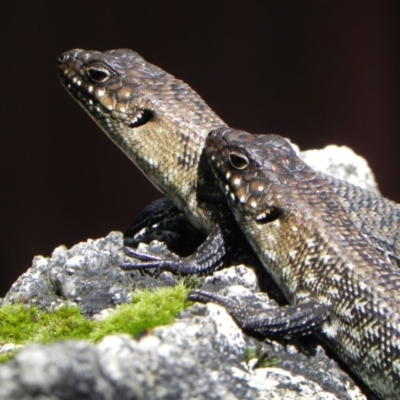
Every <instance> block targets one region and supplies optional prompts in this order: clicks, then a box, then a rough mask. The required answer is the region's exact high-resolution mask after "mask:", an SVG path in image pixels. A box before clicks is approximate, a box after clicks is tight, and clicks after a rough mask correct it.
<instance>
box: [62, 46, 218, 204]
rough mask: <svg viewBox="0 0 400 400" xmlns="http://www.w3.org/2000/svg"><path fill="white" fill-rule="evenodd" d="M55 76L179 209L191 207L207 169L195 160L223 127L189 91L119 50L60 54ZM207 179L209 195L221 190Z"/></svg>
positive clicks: (215, 116) (129, 54) (129, 51)
mask: <svg viewBox="0 0 400 400" xmlns="http://www.w3.org/2000/svg"><path fill="white" fill-rule="evenodd" d="M58 74H59V77H60V79H61V82H62V83H63V85H64V87H65V88H66V89H67V91H68V92H69V93H70V94H71V95H72V96H73V97H74V98H75V100H76V101H77V102H78V103H79V104H80V105H81V106H82V107H83V108H84V109H85V110H86V111H87V112H88V113H89V114H90V115H91V117H92V118H93V119H94V120H95V121H96V122H97V123H98V124H99V125H100V127H101V128H102V129H103V131H104V132H105V133H106V134H107V135H108V136H109V137H110V138H111V139H112V140H113V141H114V142H115V143H116V144H117V145H118V146H119V147H120V148H121V149H122V150H123V151H124V152H125V153H126V154H127V156H128V157H129V158H130V159H131V160H132V161H133V162H134V163H135V164H136V165H137V166H138V167H139V168H140V169H141V170H142V171H143V172H144V173H145V175H147V177H148V178H149V179H150V180H151V181H152V183H153V184H154V185H155V186H156V187H157V188H158V189H160V190H161V191H162V192H163V193H165V194H167V196H169V197H170V199H172V200H173V199H175V200H176V201H175V205H178V206H179V207H180V208H181V209H184V208H185V207H186V208H188V207H189V208H190V207H191V208H192V209H194V208H195V205H196V204H197V203H196V202H197V199H196V196H197V192H198V185H199V184H202V183H203V181H205V180H206V175H207V171H206V170H207V168H208V163H207V162H206V163H205V168H204V166H203V165H200V164H201V163H202V159H201V154H202V152H204V140H205V138H206V136H207V134H208V132H209V131H210V130H212V129H215V128H217V127H219V126H221V125H223V121H222V120H221V119H220V118H218V116H217V115H215V113H214V112H213V111H212V110H211V109H210V108H209V107H208V106H207V104H206V103H205V102H204V101H203V100H202V99H201V97H200V96H199V95H198V94H197V93H196V92H195V91H193V90H192V89H191V88H190V87H189V86H188V85H187V84H185V83H184V82H182V81H180V80H178V79H176V78H175V77H173V76H172V75H170V74H168V73H167V72H165V71H163V70H162V69H161V68H158V67H156V66H155V65H152V64H150V63H149V62H147V61H146V60H144V59H143V58H142V57H141V56H140V55H139V54H137V53H136V52H134V51H132V50H125V49H123V50H110V51H105V52H99V51H88V50H82V49H75V50H70V51H68V52H66V53H63V54H62V55H61V56H60V57H59V58H58ZM205 161H206V160H205ZM206 183H207V192H210V191H215V192H216V193H217V192H219V190H218V188H217V185H216V183H215V182H211V183H210V182H206ZM211 186H212V187H211ZM203 191H204V190H203ZM200 195H201V193H200Z"/></svg>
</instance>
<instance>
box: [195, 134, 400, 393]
mask: <svg viewBox="0 0 400 400" xmlns="http://www.w3.org/2000/svg"><path fill="white" fill-rule="evenodd" d="M206 148H207V153H208V156H209V159H210V163H211V165H212V168H213V171H214V173H215V175H216V177H217V179H218V181H219V183H220V186H221V189H222V190H223V191H224V193H225V195H226V197H227V199H228V203H229V206H230V208H231V210H232V212H233V214H234V216H235V218H236V220H237V222H238V224H239V226H240V228H241V229H242V231H243V232H244V234H245V236H246V237H247V239H248V241H249V242H250V244H251V245H252V247H253V249H254V250H255V253H256V254H257V255H258V257H259V258H260V260H261V261H262V263H263V265H264V266H265V268H266V269H267V270H268V272H269V273H270V274H271V275H272V276H273V278H274V280H275V282H276V283H277V285H278V287H279V288H280V289H281V290H282V292H283V293H284V294H285V296H286V298H287V299H288V301H289V302H290V304H291V306H288V307H286V308H285V307H282V308H281V309H280V313H281V314H280V316H279V314H277V313H275V314H274V315H273V316H268V315H266V316H260V315H257V316H254V315H251V313H250V312H247V311H246V310H244V309H243V308H242V307H241V306H240V305H234V304H232V302H230V301H225V300H224V299H223V298H221V297H219V296H214V295H209V294H207V293H204V292H199V291H197V292H194V293H193V294H192V295H191V298H192V299H197V300H200V301H204V302H206V301H216V302H218V303H220V304H225V305H227V306H228V311H229V312H230V313H231V314H232V315H233V316H234V317H235V318H236V319H237V320H238V321H239V323H240V324H241V325H242V326H244V327H246V328H247V329H249V328H252V329H253V330H254V331H256V332H258V333H264V334H267V335H268V334H271V332H272V333H275V334H276V333H278V332H279V331H281V332H301V331H302V330H304V331H305V332H306V331H310V330H313V329H314V330H317V331H319V332H320V333H321V336H322V337H323V339H324V340H325V341H326V342H327V344H328V345H329V346H330V347H331V348H332V349H333V351H334V352H335V353H336V354H337V355H338V356H339V357H340V358H341V359H342V360H343V361H344V362H345V363H346V364H347V365H348V366H349V367H350V368H351V369H352V371H353V372H354V373H355V374H356V375H358V376H359V377H360V378H361V380H363V381H364V382H365V383H366V384H367V385H368V387H370V388H371V390H373V391H374V392H375V393H376V394H377V395H378V396H380V397H381V398H384V399H389V398H390V399H396V398H400V270H399V268H398V264H397V263H398V253H397V254H395V253H396V252H397V251H398V249H397V247H396V246H397V243H395V242H393V241H392V243H387V241H386V239H387V238H389V237H390V236H391V235H393V234H394V233H393V232H389V233H388V232H387V231H386V229H384V228H383V225H384V223H383V222H382V220H383V219H384V218H383V217H382V218H381V217H380V216H376V219H377V220H379V221H380V222H379V224H376V223H375V222H373V223H372V225H374V224H375V225H379V229H375V230H374V229H371V227H368V226H365V215H364V214H362V213H358V214H357V212H353V211H352V210H351V207H350V208H349V204H348V203H349V201H350V202H352V201H353V199H354V192H356V193H358V195H359V196H361V197H359V198H358V199H359V201H362V200H363V199H369V203H368V204H369V206H370V207H372V208H371V209H370V213H369V214H368V215H374V213H375V211H376V210H377V211H379V210H391V211H392V213H393V217H392V221H393V220H394V221H398V218H399V215H400V207H399V206H398V205H396V204H394V203H392V202H390V201H388V200H386V199H383V198H381V197H380V196H377V195H372V194H370V193H368V192H367V193H364V192H363V191H360V190H359V189H357V188H354V187H353V186H352V185H348V184H346V183H340V181H337V180H333V181H332V179H331V178H329V177H327V176H326V175H323V174H319V173H316V172H315V171H313V170H312V169H311V168H310V167H308V166H307V165H306V164H305V163H304V162H303V161H302V160H301V159H300V158H299V157H298V156H297V155H296V154H295V152H294V151H293V149H292V147H291V146H290V144H289V143H288V142H287V141H286V140H285V139H283V138H282V137H280V136H278V135H251V134H249V133H246V132H243V131H238V130H233V129H227V128H221V129H218V130H216V131H214V132H211V133H210V135H209V137H208V138H207V141H206ZM338 187H340V190H338ZM338 192H339V193H340V194H341V195H340V196H338ZM386 219H387V221H389V220H390V218H386ZM367 220H368V219H367ZM392 221H391V222H388V223H387V224H386V227H388V226H389V227H395V226H396V223H393V222H392ZM397 228H398V227H397ZM379 234H382V236H381V237H379ZM381 243H386V247H385V248H383V247H381V246H380V244H381ZM307 312H308V314H307ZM263 317H264V318H263ZM296 318H297V319H296ZM285 319H286V321H287V325H286V326H284V327H278V328H273V329H271V328H270V327H269V325H270V324H271V322H272V323H276V320H285ZM299 320H300V322H299Z"/></svg>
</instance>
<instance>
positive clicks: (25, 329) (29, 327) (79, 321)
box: [0, 285, 189, 362]
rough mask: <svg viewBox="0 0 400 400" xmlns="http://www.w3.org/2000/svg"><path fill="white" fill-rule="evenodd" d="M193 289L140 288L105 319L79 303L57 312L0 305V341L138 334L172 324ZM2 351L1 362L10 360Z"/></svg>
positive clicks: (22, 341) (181, 286) (3, 342)
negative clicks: (89, 314) (96, 317)
mask: <svg viewBox="0 0 400 400" xmlns="http://www.w3.org/2000/svg"><path fill="white" fill-rule="evenodd" d="M188 292H189V289H186V288H185V287H184V286H183V285H177V286H175V287H173V288H160V289H157V290H154V291H149V290H138V291H136V292H135V293H134V294H133V298H132V303H131V304H125V305H121V306H119V307H117V308H116V310H115V312H113V313H112V314H111V315H110V316H109V317H108V318H106V319H105V320H103V321H92V320H89V319H86V318H84V317H83V316H82V315H81V314H80V312H79V309H78V308H76V307H61V308H60V309H58V310H57V311H54V312H45V311H40V310H39V309H37V308H36V307H26V306H24V305H20V304H18V305H6V306H4V307H0V345H3V344H5V343H14V344H26V343H32V342H39V343H49V342H53V341H56V340H68V339H85V340H89V341H91V342H97V341H99V340H101V339H102V338H103V337H104V336H106V335H109V334H113V333H127V334H130V335H137V334H138V333H140V332H143V331H145V330H147V329H151V328H155V327H157V326H161V325H168V324H171V323H172V322H173V321H174V318H175V316H176V314H177V313H178V312H179V311H182V310H184V309H185V308H187V306H188V305H189V303H188V302H187V301H186V298H187V295H188ZM8 359H9V356H8V355H0V362H1V361H4V360H8Z"/></svg>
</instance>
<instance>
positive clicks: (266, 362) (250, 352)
mask: <svg viewBox="0 0 400 400" xmlns="http://www.w3.org/2000/svg"><path fill="white" fill-rule="evenodd" d="M254 358H256V359H257V361H256V362H255V364H254V365H253V369H257V368H267V367H274V366H275V365H278V364H279V363H280V360H279V358H277V357H269V355H268V353H267V352H266V351H264V350H263V349H261V348H258V349H256V348H254V347H248V348H246V350H245V352H244V359H245V362H246V363H247V364H248V363H249V362H250V361H251V360H252V359H254Z"/></svg>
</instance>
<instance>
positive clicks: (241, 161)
mask: <svg viewBox="0 0 400 400" xmlns="http://www.w3.org/2000/svg"><path fill="white" fill-rule="evenodd" d="M228 159H229V162H230V164H231V165H232V167H233V168H235V169H237V170H239V171H242V170H244V169H246V168H247V167H248V165H249V159H248V158H247V157H246V156H245V155H244V154H241V153H236V152H233V151H232V152H231V153H229V157H228Z"/></svg>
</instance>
